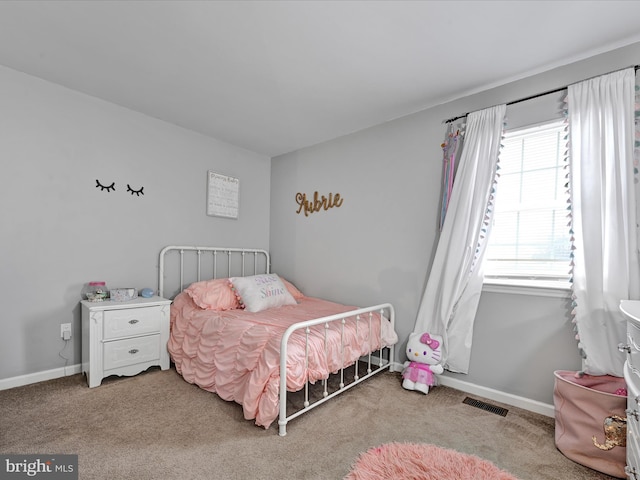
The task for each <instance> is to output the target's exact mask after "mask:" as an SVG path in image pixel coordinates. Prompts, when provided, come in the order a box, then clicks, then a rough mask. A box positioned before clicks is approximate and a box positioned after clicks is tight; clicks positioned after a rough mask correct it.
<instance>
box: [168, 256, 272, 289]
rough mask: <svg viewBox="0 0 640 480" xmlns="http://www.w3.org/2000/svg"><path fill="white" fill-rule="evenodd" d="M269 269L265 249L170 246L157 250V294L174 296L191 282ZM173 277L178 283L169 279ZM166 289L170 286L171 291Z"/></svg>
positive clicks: (269, 263)
mask: <svg viewBox="0 0 640 480" xmlns="http://www.w3.org/2000/svg"><path fill="white" fill-rule="evenodd" d="M270 269H271V258H270V257H269V252H267V251H266V250H261V249H257V248H223V247H198V246H180V245H169V246H167V247H164V248H163V249H162V250H161V251H160V263H159V269H158V295H159V296H161V297H164V298H173V297H175V295H177V294H178V293H180V292H181V291H182V290H183V289H184V288H186V287H187V286H189V285H190V284H191V283H193V282H199V281H201V280H209V279H212V278H227V277H232V276H235V277H245V276H248V275H259V274H262V273H270ZM203 272H207V273H203ZM176 278H179V283H176V282H175V281H174V280H170V279H176ZM167 283H169V285H167ZM169 288H173V290H172V292H171V293H170V292H169V291H168V289H169ZM165 295H168V296H165Z"/></svg>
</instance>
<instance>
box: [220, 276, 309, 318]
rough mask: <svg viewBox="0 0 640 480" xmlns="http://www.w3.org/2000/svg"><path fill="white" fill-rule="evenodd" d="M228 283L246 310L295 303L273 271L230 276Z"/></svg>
mask: <svg viewBox="0 0 640 480" xmlns="http://www.w3.org/2000/svg"><path fill="white" fill-rule="evenodd" d="M229 283H230V284H231V287H232V288H233V289H234V290H235V292H236V295H237V296H238V299H239V300H240V302H241V303H242V304H243V305H244V308H245V310H247V311H248V312H254V313H255V312H261V311H262V310H266V309H267V308H273V307H281V306H282V305H296V303H297V302H296V300H295V299H294V298H293V296H292V295H291V294H290V293H289V291H288V290H287V287H285V286H284V283H282V280H280V277H278V275H276V274H275V273H267V274H264V275H252V276H250V277H232V278H230V279H229Z"/></svg>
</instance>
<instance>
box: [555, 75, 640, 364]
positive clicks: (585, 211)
mask: <svg viewBox="0 0 640 480" xmlns="http://www.w3.org/2000/svg"><path fill="white" fill-rule="evenodd" d="M634 86H635V72H634V69H633V68H630V69H627V70H624V71H619V72H614V73H611V74H608V75H603V76H601V77H597V78H594V79H590V80H586V81H584V82H580V83H577V84H575V85H571V86H569V87H568V95H567V107H568V113H569V128H570V141H569V144H570V162H571V163H570V165H571V167H570V168H571V170H570V188H571V197H572V198H571V200H572V202H571V209H572V224H573V225H572V226H573V232H574V237H575V240H574V267H573V301H574V310H573V314H574V322H575V323H576V326H577V332H578V337H579V347H580V348H581V350H582V353H583V370H584V372H585V373H587V374H590V375H607V374H608V375H615V376H619V377H622V376H623V366H624V361H625V355H624V354H623V353H621V352H619V351H618V344H619V343H621V342H625V340H626V326H625V320H624V318H623V316H622V313H621V312H620V310H619V304H620V300H621V299H637V298H638V294H639V290H640V267H639V264H638V245H637V232H636V229H637V222H636V194H635V187H634V165H633V148H634V128H635V127H634Z"/></svg>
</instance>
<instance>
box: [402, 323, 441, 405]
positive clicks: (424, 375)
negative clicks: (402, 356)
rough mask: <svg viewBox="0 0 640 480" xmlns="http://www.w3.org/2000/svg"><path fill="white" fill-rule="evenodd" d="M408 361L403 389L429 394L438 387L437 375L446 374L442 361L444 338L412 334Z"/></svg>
mask: <svg viewBox="0 0 640 480" xmlns="http://www.w3.org/2000/svg"><path fill="white" fill-rule="evenodd" d="M407 358H408V359H409V360H407V361H406V362H404V370H403V371H402V378H403V379H404V380H403V381H402V387H403V388H406V389H407V390H417V391H419V392H422V393H424V394H425V395H426V394H427V393H429V387H431V386H433V385H436V384H437V383H436V375H440V374H441V373H442V372H444V367H443V366H442V365H441V364H440V360H441V359H442V337H441V336H440V335H430V334H428V333H423V334H419V333H412V334H411V335H409V341H408V342H407Z"/></svg>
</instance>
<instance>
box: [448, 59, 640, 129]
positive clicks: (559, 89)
mask: <svg viewBox="0 0 640 480" xmlns="http://www.w3.org/2000/svg"><path fill="white" fill-rule="evenodd" d="M627 68H631V67H625V68H621V69H620V70H614V71H617V72H619V71H622V70H626V69H627ZM633 68H634V70H635V71H636V72H637V71H638V69H639V68H640V65H634V66H633ZM609 73H613V72H609ZM603 75H607V74H606V73H605V74H603ZM600 76H601V75H596V77H600ZM596 77H590V78H587V79H586V80H582V81H583V82H584V81H587V80H591V78H596ZM568 87H569V85H565V86H564V87H558V88H554V89H553V90H547V91H546V92H541V93H536V94H534V95H529V96H528V97H524V98H519V99H518V100H512V101H511V102H508V103H507V105H514V104H516V103H521V102H526V101H527V100H533V99H534V98H538V97H544V96H545V95H551V94H552V93H558V92H561V91H563V90H566V89H567V88H568ZM469 113H471V112H467V113H465V114H464V115H458V116H457V117H453V118H450V119H448V120H445V121H444V122H442V123H453V122H455V121H456V120H460V119H461V118H465V117H466V116H467V115H469Z"/></svg>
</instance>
